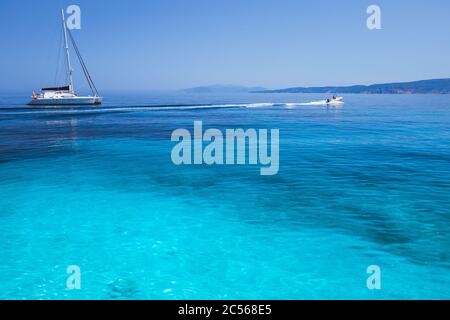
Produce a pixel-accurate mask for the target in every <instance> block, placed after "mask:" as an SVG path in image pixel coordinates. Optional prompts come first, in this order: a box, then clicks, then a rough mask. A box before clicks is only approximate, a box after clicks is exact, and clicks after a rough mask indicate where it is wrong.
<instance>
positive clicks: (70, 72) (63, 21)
mask: <svg viewBox="0 0 450 320" xmlns="http://www.w3.org/2000/svg"><path fill="white" fill-rule="evenodd" d="M61 18H62V24H63V30H64V45H65V49H66V59H67V78H68V80H69V88H70V93H74V92H75V89H74V87H73V77H72V73H73V70H72V65H71V63H70V53H69V43H68V41H67V26H66V21H65V18H64V9H61Z"/></svg>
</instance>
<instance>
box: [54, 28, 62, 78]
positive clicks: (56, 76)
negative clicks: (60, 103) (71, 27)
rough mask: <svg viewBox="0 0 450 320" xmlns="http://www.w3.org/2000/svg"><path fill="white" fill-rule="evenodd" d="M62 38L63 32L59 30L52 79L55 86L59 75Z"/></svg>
mask: <svg viewBox="0 0 450 320" xmlns="http://www.w3.org/2000/svg"><path fill="white" fill-rule="evenodd" d="M62 38H63V33H62V32H61V34H60V35H59V46H58V48H59V49H58V57H57V63H56V72H55V79H54V84H55V86H56V83H57V80H58V76H59V67H60V66H59V64H60V62H61V47H62Z"/></svg>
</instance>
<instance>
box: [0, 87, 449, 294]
mask: <svg viewBox="0 0 450 320" xmlns="http://www.w3.org/2000/svg"><path fill="white" fill-rule="evenodd" d="M131 96H133V95H131ZM322 98H323V97H322V96H319V95H306V94H303V95H296V94H289V95H284V94H274V95H271V94H259V95H258V94H236V95H222V96H220V95H217V96H213V95H198V96H195V95H183V94H176V95H168V94H152V95H150V94H149V95H139V96H134V97H133V98H130V95H123V96H120V95H114V96H106V97H105V104H104V105H103V106H102V107H94V108H31V107H27V106H25V105H23V102H24V101H25V102H26V100H27V97H26V96H3V97H2V98H0V106H1V107H0V298H2V299H7V298H8V299H449V298H450V238H449V231H450V96H449V95H347V96H345V99H346V104H345V105H344V106H341V107H326V106H314V105H300V104H298V103H302V102H310V101H315V100H320V99H322ZM194 120H202V121H203V126H204V127H205V128H218V129H221V130H225V129H227V128H244V129H245V128H257V129H259V128H278V129H279V130H280V171H279V174H278V175H275V176H261V175H260V174H259V169H260V166H206V165H204V166H175V165H174V164H173V163H172V161H171V149H172V147H173V146H174V145H175V143H173V142H171V140H170V135H171V132H172V131H173V130H175V129H177V128H187V129H190V130H192V127H193V123H194ZM70 265H78V266H79V267H80V269H81V289H80V290H69V289H68V288H67V286H66V280H67V277H68V274H67V273H66V269H67V267H68V266H70ZM370 265H378V266H379V267H380V268H381V289H380V290H369V289H368V288H367V286H366V280H367V278H368V276H369V275H368V274H367V273H366V269H367V267H368V266H370Z"/></svg>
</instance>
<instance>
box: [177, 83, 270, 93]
mask: <svg viewBox="0 0 450 320" xmlns="http://www.w3.org/2000/svg"><path fill="white" fill-rule="evenodd" d="M264 90H266V88H263V87H244V86H236V85H219V84H217V85H212V86H204V87H195V88H188V89H184V90H183V92H186V93H245V92H253V91H264Z"/></svg>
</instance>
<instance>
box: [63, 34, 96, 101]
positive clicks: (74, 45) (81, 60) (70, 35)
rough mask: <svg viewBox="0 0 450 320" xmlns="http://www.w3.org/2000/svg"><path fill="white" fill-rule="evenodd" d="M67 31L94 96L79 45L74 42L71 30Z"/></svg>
mask: <svg viewBox="0 0 450 320" xmlns="http://www.w3.org/2000/svg"><path fill="white" fill-rule="evenodd" d="M67 31H68V34H69V38H70V41H71V43H72V46H73V47H74V49H75V53H76V54H77V58H78V61H79V62H80V65H81V68H82V69H83V73H84V76H85V78H86V80H87V82H88V84H89V87H90V88H91V92H92V94H94V89H93V88H92V85H91V81H90V79H89V77H88V74H87V68H86V65H85V64H84V62H83V59H82V58H81V54H80V52H79V50H78V47H77V45H76V43H75V41H74V39H73V37H72V34H71V33H70V31H69V30H67Z"/></svg>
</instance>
